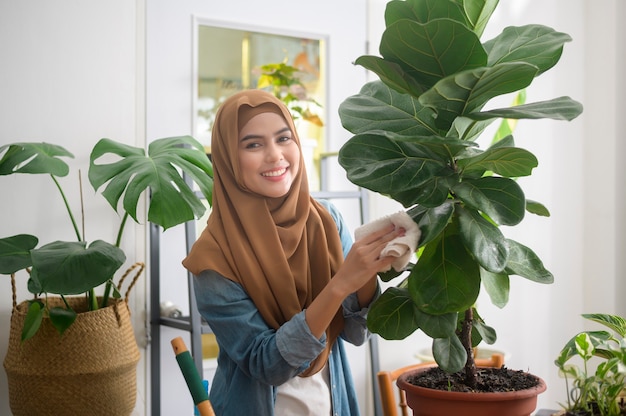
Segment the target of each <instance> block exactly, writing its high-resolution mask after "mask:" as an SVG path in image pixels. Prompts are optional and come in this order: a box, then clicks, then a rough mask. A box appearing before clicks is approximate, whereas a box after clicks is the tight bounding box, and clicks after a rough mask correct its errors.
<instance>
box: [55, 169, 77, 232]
mask: <svg viewBox="0 0 626 416" xmlns="http://www.w3.org/2000/svg"><path fill="white" fill-rule="evenodd" d="M50 177H51V178H52V180H53V181H54V183H55V184H56V186H57V189H58V190H59V192H60V193H61V198H63V203H65V208H66V209H67V213H68V214H69V216H70V220H71V221H72V225H73V226H74V232H75V233H76V238H77V239H78V241H83V238H82V237H81V236H80V231H79V230H78V226H77V225H76V220H75V219H74V215H73V214H72V210H71V209H70V205H69V204H68V202H67V198H66V197H65V193H64V192H63V188H61V184H59V182H58V181H57V179H56V178H55V177H54V175H50Z"/></svg>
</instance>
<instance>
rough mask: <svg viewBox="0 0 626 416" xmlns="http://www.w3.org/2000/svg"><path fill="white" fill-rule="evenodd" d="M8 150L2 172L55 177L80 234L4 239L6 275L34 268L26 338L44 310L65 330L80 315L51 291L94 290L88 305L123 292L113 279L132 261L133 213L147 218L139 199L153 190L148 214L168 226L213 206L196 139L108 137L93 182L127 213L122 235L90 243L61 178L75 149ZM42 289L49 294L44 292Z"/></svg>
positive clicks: (0, 258)
mask: <svg viewBox="0 0 626 416" xmlns="http://www.w3.org/2000/svg"><path fill="white" fill-rule="evenodd" d="M0 156H2V157H1V158H0V175H11V174H19V173H23V174H46V175H48V176H49V177H50V179H51V183H53V184H54V185H55V187H56V188H57V189H58V191H59V194H60V196H61V199H62V201H63V203H64V206H65V209H66V211H67V214H68V217H69V220H70V223H71V225H72V227H73V230H74V233H75V235H76V241H53V242H49V243H46V244H43V245H40V246H38V244H39V239H38V238H37V237H35V236H32V235H27V234H18V235H14V236H8V237H4V238H0V274H12V275H14V274H16V273H17V272H18V271H21V270H27V271H28V272H29V273H30V277H29V279H28V290H29V291H30V292H32V293H33V294H34V295H35V299H34V300H33V301H32V302H31V303H30V307H29V310H28V313H27V318H26V320H25V324H24V328H23V332H22V339H23V340H25V339H28V338H30V337H32V336H33V335H34V334H35V333H36V332H37V329H38V328H39V326H40V324H41V322H42V319H43V317H44V316H47V317H49V318H50V320H51V322H52V324H53V325H54V326H55V327H56V328H57V330H58V331H59V332H60V333H63V332H64V331H65V330H66V329H67V328H68V327H69V326H70V325H71V324H72V323H73V322H74V319H75V318H76V312H75V311H73V310H72V309H71V308H70V307H69V305H68V304H67V302H65V304H66V306H67V307H66V308H59V307H55V308H52V307H48V304H47V298H48V294H55V295H59V296H61V298H62V299H64V300H65V296H69V295H78V294H82V293H86V294H87V295H88V296H86V299H87V300H86V302H88V305H87V309H88V310H95V309H98V308H100V307H104V306H106V305H107V304H108V302H109V299H110V296H111V295H112V296H114V297H120V294H119V291H118V290H117V288H115V285H114V283H113V280H112V279H113V276H114V274H115V272H116V271H117V270H118V269H119V268H120V267H121V266H122V265H123V264H124V262H125V261H126V255H125V254H124V252H123V251H122V249H121V248H120V243H121V240H122V235H123V232H124V228H125V225H126V222H127V219H128V218H129V217H130V218H132V219H133V220H134V221H135V222H137V223H139V216H138V215H137V205H138V202H139V199H140V198H141V197H142V196H144V195H145V196H148V197H149V198H148V202H149V204H148V205H149V208H148V216H147V220H148V221H149V222H152V223H154V224H157V225H159V226H161V227H163V229H164V230H165V229H168V228H171V227H173V226H176V225H178V224H181V223H183V222H186V221H189V220H192V219H194V218H199V217H201V216H202V215H203V214H204V211H205V206H204V205H203V203H202V201H201V200H200V198H199V197H198V196H197V195H196V193H195V192H194V190H193V189H192V188H191V186H192V183H195V184H196V185H197V186H198V189H199V190H200V192H201V193H202V194H203V195H204V197H205V198H206V199H207V201H211V194H212V187H213V179H212V177H213V169H212V166H211V162H210V161H209V158H208V157H207V155H206V154H205V152H204V148H203V146H202V145H201V144H200V143H199V142H198V141H196V140H195V139H194V138H192V137H190V136H182V137H169V138H164V139H159V140H155V141H153V142H152V143H150V145H149V146H148V152H147V154H146V152H145V150H144V149H142V148H138V147H133V146H129V145H126V144H123V143H118V142H115V141H113V140H110V139H101V140H100V141H98V142H97V143H96V145H95V146H94V148H93V149H92V152H91V155H90V165H89V173H88V177H89V182H90V183H91V185H92V186H93V189H94V190H95V191H98V190H99V189H102V192H101V193H102V196H103V197H104V198H105V199H106V200H107V202H108V203H109V205H110V206H111V207H112V208H113V209H114V210H115V211H116V212H121V213H122V215H121V219H120V225H119V230H118V232H117V236H116V239H115V241H114V242H112V243H110V242H106V241H103V240H95V241H91V242H88V241H86V240H85V239H84V233H83V232H82V231H81V230H80V229H79V227H78V224H77V221H76V217H75V216H74V214H73V211H72V208H71V205H70V203H69V201H68V200H67V198H66V195H65V192H64V191H63V188H62V186H61V178H63V177H65V176H67V175H68V174H69V171H70V169H69V166H68V164H67V163H66V162H65V161H64V160H63V159H62V158H73V157H74V156H73V154H72V153H70V152H69V151H68V150H66V149H65V148H63V147H61V146H58V145H54V144H50V143H34V142H24V143H12V144H8V145H4V146H0ZM102 160H113V161H111V162H102ZM81 205H82V201H81ZM81 212H82V210H81ZM101 285H104V292H103V294H102V296H100V298H101V301H100V303H99V302H98V296H96V293H95V289H96V288H98V287H100V286H101ZM41 294H44V295H45V296H44V297H43V298H40V295H41Z"/></svg>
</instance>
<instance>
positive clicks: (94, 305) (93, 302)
mask: <svg viewBox="0 0 626 416" xmlns="http://www.w3.org/2000/svg"><path fill="white" fill-rule="evenodd" d="M89 310H91V311H95V310H98V299H97V298H96V291H95V289H89Z"/></svg>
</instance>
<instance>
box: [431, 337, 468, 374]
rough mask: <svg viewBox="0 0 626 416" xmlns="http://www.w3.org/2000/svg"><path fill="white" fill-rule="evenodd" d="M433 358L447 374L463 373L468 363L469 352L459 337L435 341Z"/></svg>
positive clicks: (436, 339)
mask: <svg viewBox="0 0 626 416" xmlns="http://www.w3.org/2000/svg"><path fill="white" fill-rule="evenodd" d="M433 358H434V359H435V362H436V363H437V365H438V366H439V367H441V369H442V370H443V371H445V372H447V373H456V372H457V371H461V370H462V369H463V367H464V366H465V363H466V362H467V352H466V351H465V347H463V344H461V341H460V340H459V338H458V337H456V336H454V337H448V338H435V339H433Z"/></svg>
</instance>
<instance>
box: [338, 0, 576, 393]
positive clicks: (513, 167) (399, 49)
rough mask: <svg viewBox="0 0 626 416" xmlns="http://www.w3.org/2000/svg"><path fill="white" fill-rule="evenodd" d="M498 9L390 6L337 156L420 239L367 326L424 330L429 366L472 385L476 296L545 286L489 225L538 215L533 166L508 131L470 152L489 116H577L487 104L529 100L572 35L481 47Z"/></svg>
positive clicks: (398, 331) (528, 36) (432, 0)
mask: <svg viewBox="0 0 626 416" xmlns="http://www.w3.org/2000/svg"><path fill="white" fill-rule="evenodd" d="M497 5H498V1H497V0H406V1H405V0H392V1H390V2H388V3H387V6H386V10H385V25H386V28H385V30H384V32H383V34H382V38H381V41H380V47H379V52H380V56H371V55H364V56H360V57H358V58H357V59H356V61H355V64H357V65H360V66H362V67H364V68H366V69H368V70H370V71H372V72H373V73H375V74H376V75H377V76H378V77H379V80H376V81H371V82H368V83H367V84H365V85H364V86H363V87H362V89H361V91H360V92H359V93H358V94H356V95H354V96H351V97H348V98H347V99H346V100H345V101H344V102H342V103H341V105H340V107H339V115H340V117H341V122H342V124H343V126H344V128H345V129H347V130H348V131H350V132H351V133H352V134H353V137H352V138H350V139H349V140H348V141H347V142H346V143H345V145H344V146H343V147H342V148H341V149H340V152H339V163H340V164H341V166H342V167H343V168H344V169H345V170H346V172H347V176H348V179H349V180H350V181H351V182H353V183H354V184H356V185H358V186H361V187H364V188H367V189H369V190H371V191H374V192H378V193H380V194H382V195H385V196H388V197H390V198H392V199H394V200H395V201H397V202H399V203H401V204H402V205H403V206H404V207H405V208H406V210H407V212H408V214H409V215H410V216H411V217H412V218H413V220H414V221H415V222H416V223H417V224H418V225H419V227H420V229H421V231H422V233H421V237H420V241H419V243H418V249H417V255H418V256H417V262H416V263H415V264H414V265H413V266H412V267H410V269H409V270H408V273H403V276H404V277H403V278H401V279H400V283H399V284H397V285H396V286H392V287H390V288H388V289H387V290H386V291H385V292H384V293H383V294H382V295H381V297H380V298H379V299H377V300H376V301H375V302H374V303H373V305H372V306H371V309H370V312H369V314H368V325H369V327H370V329H371V330H372V331H373V332H375V333H378V334H380V335H381V336H382V337H383V338H386V339H404V338H405V337H407V336H408V335H410V334H411V333H413V332H414V331H416V330H422V331H423V332H424V333H425V334H426V335H428V336H430V337H431V338H432V339H433V343H432V349H433V356H434V358H435V361H436V362H437V364H438V365H439V367H441V368H442V369H443V370H445V371H446V372H449V373H453V372H457V371H461V370H462V369H463V368H464V367H465V374H466V382H467V384H468V385H470V386H475V383H476V369H475V365H474V358H473V356H472V348H473V347H474V346H476V345H477V344H478V343H479V342H481V341H482V340H484V341H485V342H487V343H493V342H494V341H495V339H496V333H495V330H494V329H493V328H490V327H489V326H487V325H486V324H485V322H484V321H483V319H482V317H481V316H480V315H478V313H477V312H476V309H475V304H476V301H477V299H478V296H479V293H480V291H481V288H482V289H484V290H485V291H486V292H487V293H488V294H489V296H490V297H491V299H492V301H493V302H494V304H496V305H497V306H499V307H503V306H504V305H505V304H506V303H507V302H508V297H509V282H510V278H511V276H521V277H522V278H526V279H529V280H531V281H534V282H538V283H543V284H548V283H552V282H553V276H552V274H551V273H550V272H549V271H548V270H547V269H546V268H545V267H544V265H543V263H542V261H541V260H540V259H539V257H538V256H537V255H536V254H535V253H534V252H533V250H531V249H530V248H529V247H527V246H525V245H524V244H522V243H520V242H518V241H515V240H512V239H510V238H507V237H506V236H505V235H504V234H503V232H502V230H501V229H500V226H501V225H506V226H515V225H518V224H520V223H521V222H522V220H523V219H524V216H525V214H526V212H531V213H534V214H538V215H545V216H548V215H549V211H548V209H547V208H546V207H545V206H544V205H542V204H541V203H539V202H536V201H532V200H530V199H527V198H526V195H525V192H524V191H523V190H522V187H521V186H520V184H519V183H518V181H517V180H516V179H517V178H519V177H524V176H529V175H531V173H532V170H533V169H534V168H535V167H536V166H537V165H538V160H537V158H536V157H535V156H534V155H533V154H532V153H531V152H530V151H528V150H526V149H524V148H522V147H518V146H517V144H516V140H515V139H514V136H513V134H512V131H510V132H508V133H509V134H507V135H505V136H504V137H499V138H498V140H496V141H488V142H487V147H483V148H481V146H484V143H483V141H484V137H485V136H486V135H487V134H489V137H491V135H492V133H490V131H489V129H488V127H489V126H490V125H491V123H493V122H494V121H496V120H499V119H500V120H520V119H542V118H550V119H554V120H572V119H574V118H576V117H577V116H578V115H579V114H581V112H582V106H581V104H580V103H578V102H577V101H575V100H573V99H571V98H569V97H558V98H554V99H550V100H546V101H539V102H530V103H526V102H524V103H523V104H519V105H514V106H505V107H501V108H500V107H498V103H499V101H498V102H494V101H495V100H494V99H496V98H498V97H502V98H505V97H504V96H506V95H507V94H512V95H513V94H519V93H520V92H527V87H529V86H530V85H531V84H532V82H533V81H534V79H535V78H537V77H538V76H539V75H541V74H542V73H544V72H546V71H548V70H549V69H551V68H552V67H553V66H554V65H556V64H557V62H558V61H559V59H560V57H561V54H562V51H563V46H564V44H565V43H566V42H569V41H570V40H571V38H570V36H569V35H567V34H565V33H561V32H558V31H555V30H554V29H552V28H550V27H546V26H542V25H536V24H530V25H525V26H521V27H507V28H505V29H504V30H503V31H502V32H501V33H500V34H499V35H497V36H496V37H494V38H493V39H489V40H484V41H483V40H481V36H482V35H483V31H484V29H485V27H486V25H487V23H488V21H489V19H490V17H491V15H492V13H493V12H494V10H495V9H496V7H497ZM526 97H527V96H526ZM488 108H490V109H488ZM407 274H408V275H407ZM397 276H398V274H385V275H383V276H381V277H382V278H383V280H385V281H388V280H390V279H392V278H394V277H397Z"/></svg>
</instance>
